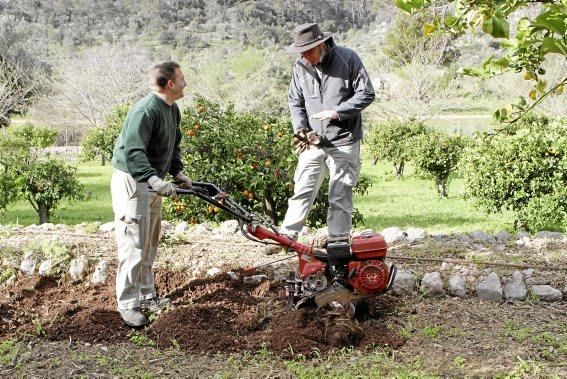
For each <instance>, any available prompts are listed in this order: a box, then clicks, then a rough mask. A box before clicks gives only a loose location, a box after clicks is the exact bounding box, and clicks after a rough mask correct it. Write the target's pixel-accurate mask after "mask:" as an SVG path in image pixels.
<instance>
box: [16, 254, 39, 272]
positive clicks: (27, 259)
mask: <svg viewBox="0 0 567 379" xmlns="http://www.w3.org/2000/svg"><path fill="white" fill-rule="evenodd" d="M36 263H37V260H36V258H35V256H34V255H33V253H27V254H26V255H25V256H24V259H23V260H22V263H20V271H21V272H22V274H24V275H27V276H31V275H33V274H34V273H35V266H36Z"/></svg>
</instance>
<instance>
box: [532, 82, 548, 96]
mask: <svg viewBox="0 0 567 379" xmlns="http://www.w3.org/2000/svg"><path fill="white" fill-rule="evenodd" d="M545 87H547V82H546V81H545V80H540V81H539V82H537V85H536V87H535V88H536V90H537V91H538V92H542V93H543V91H545Z"/></svg>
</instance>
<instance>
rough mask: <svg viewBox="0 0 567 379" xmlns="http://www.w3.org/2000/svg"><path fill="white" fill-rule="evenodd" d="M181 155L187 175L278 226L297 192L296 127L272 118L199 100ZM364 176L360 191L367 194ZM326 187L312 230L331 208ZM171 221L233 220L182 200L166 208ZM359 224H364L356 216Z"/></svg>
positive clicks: (186, 119)
mask: <svg viewBox="0 0 567 379" xmlns="http://www.w3.org/2000/svg"><path fill="white" fill-rule="evenodd" d="M181 131H182V133H183V139H182V154H183V161H184V163H185V170H184V171H185V173H186V174H187V176H189V177H190V178H191V179H192V180H194V181H206V182H211V183H214V184H216V185H217V186H218V187H219V188H221V189H223V190H224V191H226V192H227V193H228V194H229V195H230V196H231V197H233V198H234V199H235V200H236V201H237V202H238V203H239V204H241V205H242V206H244V207H245V208H246V209H249V210H253V211H255V212H258V213H260V214H263V215H265V216H266V217H267V219H268V220H269V221H270V222H272V223H274V224H278V223H280V222H281V221H282V219H283V216H284V214H285V211H286V210H287V199H288V198H289V197H290V196H291V195H292V194H293V172H294V169H295V165H296V164H297V156H296V155H295V154H294V153H293V148H292V143H291V142H292V134H291V133H292V127H291V123H290V122H289V121H288V120H287V119H284V118H274V117H271V116H269V115H262V114H252V113H243V112H236V111H235V110H234V108H233V106H232V105H229V106H228V107H227V108H226V109H221V107H220V105H218V104H215V103H212V102H209V101H207V100H205V99H203V98H197V99H196V101H195V104H194V106H192V107H187V108H186V109H185V110H184V111H183V114H182V117H181ZM368 186H369V180H368V179H367V178H365V177H363V178H362V179H361V180H360V182H359V185H358V186H357V189H356V190H357V191H358V192H359V193H360V192H365V191H366V189H367V188H368ZM327 189H328V187H327V185H323V186H322V188H321V190H320V191H319V195H318V197H317V199H316V200H315V203H314V206H313V209H312V211H311V213H310V214H309V218H308V221H307V225H308V226H322V225H324V224H325V222H326V212H327V208H328V201H327ZM164 214H165V216H166V217H167V218H173V219H184V220H188V221H189V222H191V223H197V222H202V221H204V220H214V221H223V220H226V219H229V218H231V216H230V215H229V214H228V213H226V212H224V211H222V210H221V209H220V208H218V207H215V206H212V205H208V204H206V203H204V202H202V201H200V200H198V199H195V198H189V197H183V198H179V199H177V200H168V201H166V202H165V204H164ZM353 221H354V223H355V224H356V223H357V222H360V221H362V215H361V214H360V213H358V212H355V215H354V220H353Z"/></svg>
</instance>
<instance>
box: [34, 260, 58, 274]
mask: <svg viewBox="0 0 567 379" xmlns="http://www.w3.org/2000/svg"><path fill="white" fill-rule="evenodd" d="M54 271H55V267H54V265H53V260H51V259H46V260H44V261H43V262H41V263H40V265H39V268H38V270H37V273H38V274H39V275H41V276H51V275H53V274H54Z"/></svg>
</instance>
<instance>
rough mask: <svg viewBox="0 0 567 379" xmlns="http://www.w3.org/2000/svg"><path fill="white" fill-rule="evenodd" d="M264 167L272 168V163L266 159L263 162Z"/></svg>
mask: <svg viewBox="0 0 567 379" xmlns="http://www.w3.org/2000/svg"><path fill="white" fill-rule="evenodd" d="M264 166H266V167H268V168H270V167H272V162H270V161H269V160H267V159H266V161H265V162H264Z"/></svg>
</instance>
